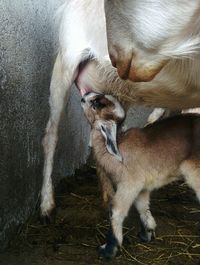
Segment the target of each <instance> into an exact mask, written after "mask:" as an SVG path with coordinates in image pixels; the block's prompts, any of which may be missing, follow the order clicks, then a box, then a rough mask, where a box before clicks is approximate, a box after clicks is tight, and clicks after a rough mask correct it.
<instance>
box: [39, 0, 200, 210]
mask: <svg viewBox="0 0 200 265" xmlns="http://www.w3.org/2000/svg"><path fill="white" fill-rule="evenodd" d="M105 4H106V5H105V11H106V17H105V13H104V12H105V11H104V1H103V0H90V1H84V0H68V1H66V2H65V3H64V4H63V5H62V6H61V7H60V9H59V11H58V15H57V16H58V22H59V26H60V30H59V48H58V56H57V59H56V62H55V64H54V70H53V74H52V79H51V85H50V99H49V101H50V118H49V122H48V125H47V129H46V134H45V137H44V141H43V143H44V180H43V187H42V193H41V213H42V215H47V214H49V213H50V212H51V210H52V208H53V207H54V205H55V203H54V199H53V188H52V181H51V174H52V169H53V159H54V152H55V147H56V143H57V137H58V136H57V133H58V125H59V121H60V117H61V113H62V111H63V109H64V107H65V104H66V102H67V99H68V95H69V88H70V87H71V85H72V83H73V82H74V80H75V79H76V78H77V76H78V66H79V64H80V62H81V61H84V60H85V59H88V58H90V57H91V56H92V57H93V58H94V59H96V60H97V62H98V66H97V67H95V69H94V72H93V74H92V75H93V77H94V78H93V80H92V82H91V83H90V85H91V87H92V88H93V89H96V91H100V92H105V90H109V88H110V90H111V91H109V92H112V93H113V94H114V93H115V91H117V89H119V90H120V94H123V97H125V96H126V97H127V98H129V99H131V101H132V102H137V103H141V102H142V103H143V104H146V105H151V106H158V107H170V108H186V107H195V106H198V105H199V102H200V93H199V90H200V75H199V69H200V60H199V46H200V45H199V34H200V33H199V32H200V30H199V24H200V23H199V19H198V18H197V19H193V15H194V14H195V12H196V10H197V9H198V8H199V5H200V1H199V0H193V1H188V0H187V1H186V0H178V1H171V2H170V1H167V0H152V1H149V0H142V1H141V0H134V1H132V0H124V1H121V0H109V1H106V0H105ZM193 20H194V21H193ZM106 24H107V25H106ZM106 26H107V32H106ZM106 33H107V34H106ZM107 38H108V43H107ZM108 46H109V52H110V53H112V54H113V55H114V57H116V60H118V59H119V58H120V59H122V60H132V59H133V58H132V56H133V54H134V55H137V56H136V57H134V60H132V64H131V67H135V65H137V66H138V65H142V66H143V65H144V66H145V67H149V66H151V65H152V64H153V65H156V64H159V63H160V62H161V61H162V60H169V62H168V64H167V65H166V66H165V67H164V68H163V69H162V70H161V71H160V73H158V74H157V76H156V77H155V78H154V79H153V80H152V81H151V82H148V83H140V84H139V83H137V84H135V83H130V82H128V81H123V80H120V79H119V78H118V76H117V71H116V69H114V68H113V67H112V66H111V62H110V59H109V55H108ZM119 48H120V49H119ZM100 72H101V73H103V75H102V76H103V79H102V80H101V82H100V83H98V82H99V81H100V76H99V75H98V73H100ZM118 72H119V71H118ZM96 74H97V76H95V75H96ZM107 92H108V91H107ZM48 201H49V202H48Z"/></svg>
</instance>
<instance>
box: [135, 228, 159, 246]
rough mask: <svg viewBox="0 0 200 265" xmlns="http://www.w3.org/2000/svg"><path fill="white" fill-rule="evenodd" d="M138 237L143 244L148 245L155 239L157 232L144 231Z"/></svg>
mask: <svg viewBox="0 0 200 265" xmlns="http://www.w3.org/2000/svg"><path fill="white" fill-rule="evenodd" d="M138 237H139V238H140V240H141V241H142V242H146V243H148V242H150V241H152V240H153V239H155V232H154V230H145V231H144V230H143V231H140V232H139V233H138Z"/></svg>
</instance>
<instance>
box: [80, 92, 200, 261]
mask: <svg viewBox="0 0 200 265" xmlns="http://www.w3.org/2000/svg"><path fill="white" fill-rule="evenodd" d="M82 107H83V109H84V112H85V115H86V117H87V119H88V120H89V122H90V124H91V127H92V146H93V152H94V156H95V158H96V162H97V166H98V168H99V172H103V174H104V176H107V183H108V182H109V181H110V184H109V185H112V186H113V191H112V194H111V195H110V197H111V198H112V199H111V203H110V205H111V217H110V222H111V226H110V231H109V234H108V238H107V243H106V244H105V245H103V246H102V247H100V250H99V254H100V255H101V256H102V257H104V258H106V259H110V258H112V257H113V256H115V254H116V252H117V249H118V247H120V246H121V245H122V240H123V233H122V226H123V221H124V219H125V217H126V216H127V215H128V212H129V209H130V207H131V205H132V204H133V203H134V205H135V207H136V209H137V210H138V212H139V215H140V219H141V222H142V230H141V232H140V237H141V238H142V239H143V240H145V241H150V240H151V238H152V237H153V236H154V233H155V232H154V231H155V227H156V222H155V220H154V218H153V216H152V214H151V211H150V209H149V203H150V202H149V200H150V193H151V191H153V190H154V189H158V188H160V187H162V186H164V185H166V184H168V183H170V182H172V181H174V180H177V179H179V178H180V176H183V178H184V180H185V182H186V183H187V184H188V185H189V186H190V187H191V188H192V189H193V190H194V191H195V193H196V195H197V197H198V199H199V200H200V139H199V132H200V115H197V114H182V115H179V116H174V117H172V118H168V119H165V120H162V121H159V122H156V123H154V124H151V125H149V126H147V127H145V128H143V129H137V128H131V129H129V130H127V131H126V132H122V133H120V134H119V135H118V137H117V139H118V140H117V141H118V145H117V142H116V132H117V126H119V124H120V123H121V122H122V121H123V119H124V111H123V108H122V107H121V105H120V104H119V102H118V101H117V100H116V99H115V98H113V97H112V96H108V95H105V96H104V95H102V94H97V93H93V92H91V93H89V94H86V95H85V96H84V97H83V98H82ZM107 183H106V185H107ZM109 189H110V187H109Z"/></svg>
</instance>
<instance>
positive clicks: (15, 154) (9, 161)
mask: <svg viewBox="0 0 200 265" xmlns="http://www.w3.org/2000/svg"><path fill="white" fill-rule="evenodd" d="M60 3H61V1H60V0H58V1H55V0H54V1H52V0H44V1H40V0H35V1H32V0H21V1H11V0H9V1H8V0H2V1H1V2H0V10H1V17H0V39H1V42H0V68H1V69H0V119H1V123H0V248H1V249H4V248H5V247H6V246H7V245H8V242H9V240H10V239H11V238H12V236H13V235H14V233H15V232H16V229H17V227H18V226H19V225H21V224H22V223H24V222H25V221H26V220H27V218H28V217H29V215H30V214H31V212H32V211H33V210H34V208H35V206H36V202H37V200H38V197H39V193H40V187H41V182H42V174H41V172H42V164H43V161H42V160H43V154H42V147H41V139H42V136H43V133H44V129H45V126H46V122H47V119H48V115H49V107H48V96H49V83H50V76H51V71H52V67H53V61H54V57H55V49H54V48H55V45H54V43H55V38H54V31H55V29H54V28H53V27H52V25H53V23H54V21H53V19H52V18H53V17H54V12H55V10H56V8H57V6H58V5H59V4H60ZM79 101H80V98H79V95H78V93H77V92H76V91H73V93H72V96H71V98H70V104H69V105H68V110H66V113H68V114H65V115H64V117H63V123H62V124H63V126H61V127H62V128H61V134H62V135H61V139H62V143H61V142H60V144H59V146H58V149H57V155H56V163H55V172H54V176H57V177H56V179H54V180H55V182H58V181H59V178H60V176H64V175H67V174H72V173H73V172H74V169H75V168H77V167H79V165H80V164H81V163H84V162H85V161H86V157H87V153H88V148H87V137H88V136H87V135H88V126H86V121H85V120H84V118H83V117H81V118H80V115H82V112H81V107H80V103H79ZM71 117H73V119H72V118H71ZM68 139H70V141H67V140H68ZM83 139H84V140H83ZM74 146H77V148H74Z"/></svg>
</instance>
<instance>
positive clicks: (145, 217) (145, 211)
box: [134, 191, 156, 242]
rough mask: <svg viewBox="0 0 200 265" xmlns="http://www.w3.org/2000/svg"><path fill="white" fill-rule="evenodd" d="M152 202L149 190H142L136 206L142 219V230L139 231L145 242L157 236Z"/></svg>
mask: <svg viewBox="0 0 200 265" xmlns="http://www.w3.org/2000/svg"><path fill="white" fill-rule="evenodd" d="M149 203H150V193H149V191H142V192H141V193H140V194H139V195H138V197H137V199H136V201H135V203H134V204H135V207H136V209H137V210H138V213H139V215H140V221H141V231H140V232H139V234H138V235H139V237H140V239H141V240H142V241H144V242H149V241H151V239H153V238H155V228H156V222H155V220H154V218H153V216H152V214H151V211H150V209H149Z"/></svg>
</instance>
